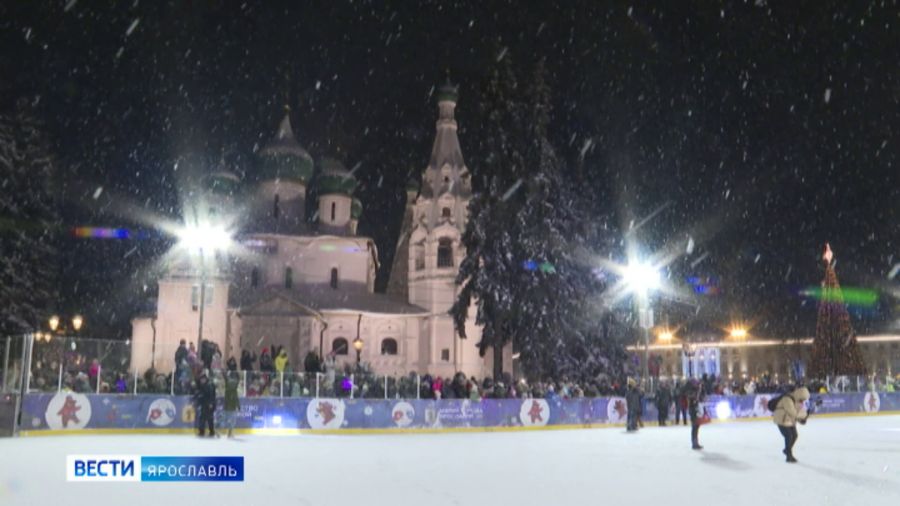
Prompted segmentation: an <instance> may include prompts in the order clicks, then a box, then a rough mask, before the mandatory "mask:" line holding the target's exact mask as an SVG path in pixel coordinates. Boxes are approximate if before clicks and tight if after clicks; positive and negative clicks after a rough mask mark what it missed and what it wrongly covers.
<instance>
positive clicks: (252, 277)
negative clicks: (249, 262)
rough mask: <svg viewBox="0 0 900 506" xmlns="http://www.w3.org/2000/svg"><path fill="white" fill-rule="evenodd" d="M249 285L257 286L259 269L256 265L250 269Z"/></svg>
mask: <svg viewBox="0 0 900 506" xmlns="http://www.w3.org/2000/svg"><path fill="white" fill-rule="evenodd" d="M250 286H251V287H253V288H256V287H258V286H259V269H257V268H256V267H254V268H253V270H252V271H250Z"/></svg>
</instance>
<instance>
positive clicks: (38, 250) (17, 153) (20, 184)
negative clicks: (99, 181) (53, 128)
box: [0, 99, 60, 333]
mask: <svg viewBox="0 0 900 506" xmlns="http://www.w3.org/2000/svg"><path fill="white" fill-rule="evenodd" d="M50 153H51V150H50V146H49V143H48V142H47V140H46V139H45V137H44V136H43V134H42V132H41V125H40V123H39V122H38V121H37V119H36V118H35V116H34V111H33V108H32V107H31V105H30V104H29V102H28V101H27V100H24V99H22V100H19V101H18V103H17V104H16V108H15V111H14V112H13V113H12V114H0V184H2V191H0V332H3V333H18V332H25V331H28V330H30V329H34V328H36V327H38V326H40V324H41V323H42V322H43V321H44V318H46V316H47V315H48V314H49V312H51V311H52V310H53V309H54V307H53V306H54V304H55V303H56V298H57V293H58V288H57V287H58V284H57V280H58V269H59V262H58V250H57V244H56V243H57V240H56V238H57V231H58V229H59V226H60V225H59V213H58V210H57V207H56V199H55V195H56V192H54V191H52V188H51V185H52V183H53V181H54V163H55V162H54V159H53V157H52V156H51V154H50Z"/></svg>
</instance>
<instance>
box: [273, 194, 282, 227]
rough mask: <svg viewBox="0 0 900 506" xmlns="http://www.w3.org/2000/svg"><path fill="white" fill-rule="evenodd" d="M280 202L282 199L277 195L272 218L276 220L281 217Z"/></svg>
mask: <svg viewBox="0 0 900 506" xmlns="http://www.w3.org/2000/svg"><path fill="white" fill-rule="evenodd" d="M279 201H280V198H279V197H278V194H277V193H276V194H275V200H274V201H273V202H272V217H273V218H275V219H276V220H277V219H278V217H279V216H280V215H281V204H280V203H279Z"/></svg>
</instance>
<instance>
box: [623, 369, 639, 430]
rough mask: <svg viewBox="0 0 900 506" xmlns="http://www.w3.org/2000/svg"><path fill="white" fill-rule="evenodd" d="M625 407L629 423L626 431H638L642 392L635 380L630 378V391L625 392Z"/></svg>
mask: <svg viewBox="0 0 900 506" xmlns="http://www.w3.org/2000/svg"><path fill="white" fill-rule="evenodd" d="M625 406H626V408H627V409H628V421H627V424H626V426H625V430H627V431H628V432H635V431H637V430H638V417H639V416H640V414H641V391H640V389H638V387H637V382H636V381H635V380H634V378H628V389H627V390H626V391H625Z"/></svg>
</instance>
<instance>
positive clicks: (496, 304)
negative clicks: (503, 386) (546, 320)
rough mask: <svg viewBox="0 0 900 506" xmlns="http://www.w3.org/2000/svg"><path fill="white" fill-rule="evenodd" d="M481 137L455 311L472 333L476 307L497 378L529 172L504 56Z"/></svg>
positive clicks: (488, 96)
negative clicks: (517, 226)
mask: <svg viewBox="0 0 900 506" xmlns="http://www.w3.org/2000/svg"><path fill="white" fill-rule="evenodd" d="M479 109H480V111H479V112H480V116H481V117H482V118H483V123H482V124H481V125H480V135H478V136H476V143H475V145H474V146H473V149H472V152H473V154H474V159H477V160H479V165H478V171H477V173H480V174H481V175H482V177H481V178H480V182H481V185H479V186H480V188H478V187H477V186H476V193H475V194H474V195H473V196H472V199H471V200H470V202H469V219H468V224H467V227H466V230H465V232H464V233H463V236H462V238H461V241H462V244H463V246H464V247H465V248H466V256H465V258H464V259H463V261H462V262H461V263H460V269H459V274H458V277H457V283H458V284H459V285H460V292H459V295H458V297H457V300H456V302H455V304H454V305H453V307H452V308H451V309H450V313H451V315H452V316H453V319H454V322H455V325H456V328H457V331H458V332H459V334H460V336H461V337H466V334H465V322H466V319H467V318H468V313H469V308H470V307H471V305H472V303H473V302H474V303H475V305H476V315H475V321H476V323H477V324H479V325H481V326H482V332H481V341H479V343H478V347H479V350H480V352H481V353H482V354H484V353H485V352H486V351H487V350H488V349H491V350H493V357H494V365H493V371H494V376H495V377H498V378H499V377H500V375H501V373H502V371H503V347H504V346H505V345H506V344H507V343H509V342H510V341H511V340H512V337H513V335H514V326H515V322H514V321H513V320H512V313H513V307H514V306H513V305H514V304H515V301H513V299H512V297H511V296H510V295H509V293H508V291H509V288H510V287H511V286H513V285H514V283H515V282H516V278H517V276H518V275H519V274H520V268H519V266H518V265H516V260H515V258H516V251H515V237H514V234H515V231H514V229H513V227H512V223H513V221H514V216H515V213H516V212H517V210H518V209H519V208H520V202H521V193H520V192H517V191H516V189H517V188H518V186H520V185H521V179H520V178H521V177H522V175H523V173H524V163H525V162H524V152H525V139H526V136H525V135H524V131H523V130H522V127H523V125H524V121H523V119H524V117H523V114H524V108H523V107H522V104H521V102H520V97H519V91H518V86H517V83H516V77H515V73H514V72H513V69H512V63H511V58H510V56H509V55H507V56H506V57H505V58H502V59H501V60H500V61H499V62H498V63H497V65H495V66H494V68H493V69H492V70H491V72H490V74H489V75H488V79H487V83H486V84H485V93H484V96H483V99H482V101H481V102H480V103H479Z"/></svg>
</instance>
